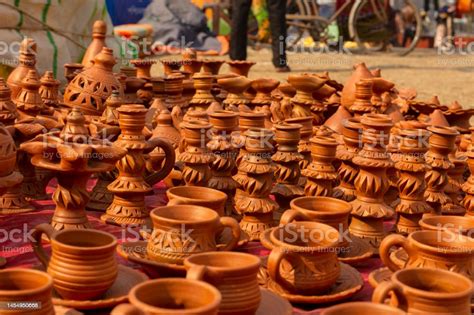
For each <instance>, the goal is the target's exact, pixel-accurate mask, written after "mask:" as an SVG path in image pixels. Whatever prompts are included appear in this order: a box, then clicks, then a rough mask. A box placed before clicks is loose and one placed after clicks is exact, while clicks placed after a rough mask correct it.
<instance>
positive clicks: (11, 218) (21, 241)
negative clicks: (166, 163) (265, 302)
mask: <svg viewBox="0 0 474 315" xmlns="http://www.w3.org/2000/svg"><path fill="white" fill-rule="evenodd" d="M93 185H94V181H92V180H91V181H90V182H89V186H90V187H92V186H93ZM54 186H55V183H54V182H51V184H50V186H49V187H48V193H52V192H53V191H54V188H55V187H54ZM166 202H167V199H166V195H165V187H164V186H163V185H162V184H158V185H156V186H155V187H154V195H152V196H147V197H146V203H147V205H149V206H150V208H153V207H156V206H160V205H165V204H166ZM32 203H33V204H34V206H35V207H36V209H37V210H36V211H33V212H30V213H24V214H17V215H5V216H0V222H1V223H0V227H1V228H0V256H3V257H6V258H7V265H6V267H5V268H10V267H20V266H21V267H32V266H34V265H39V264H40V262H39V260H38V259H37V258H36V256H35V254H34V253H33V249H32V247H31V245H30V243H29V240H28V237H27V235H28V232H29V231H31V230H32V229H33V228H34V227H35V226H36V225H38V224H40V223H49V222H50V221H51V217H52V215H53V212H54V203H53V202H52V201H51V200H42V201H33V202H32ZM101 214H102V212H95V211H88V218H89V221H90V222H91V224H92V226H93V228H95V229H99V230H102V231H107V232H109V233H112V234H114V235H115V236H116V237H117V238H118V240H119V242H122V241H124V240H126V239H127V238H128V237H131V236H133V235H134V233H131V232H129V231H126V230H123V229H122V228H121V227H118V226H113V225H107V224H104V223H102V222H101V221H100V220H99V218H100V215H101ZM45 248H46V249H48V250H49V245H46V244H45ZM242 250H243V251H246V252H249V253H252V254H255V255H258V256H264V255H268V250H267V249H265V248H264V247H263V246H262V245H261V244H260V243H259V242H251V243H249V244H247V245H246V246H245V247H244V248H243V249H242ZM119 262H120V263H122V264H124V265H128V266H131V267H134V268H137V269H140V266H138V265H136V264H132V263H129V262H128V261H126V260H124V259H122V258H121V257H119ZM381 266H382V263H381V261H380V259H379V258H371V259H369V260H368V261H366V262H365V263H363V264H361V265H360V266H357V269H358V270H359V272H361V274H362V277H363V279H364V282H365V285H364V288H363V289H362V290H361V291H360V292H358V293H357V294H356V295H354V296H353V297H352V298H351V299H349V300H345V301H340V302H339V303H344V302H349V301H369V300H370V298H371V296H372V291H373V289H372V287H371V286H370V285H369V284H368V283H367V277H368V274H369V273H370V272H371V271H372V270H374V269H377V268H379V267H381ZM327 306H328V305H294V307H295V308H294V314H319V312H320V310H321V309H322V308H324V307H327Z"/></svg>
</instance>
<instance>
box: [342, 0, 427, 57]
mask: <svg viewBox="0 0 474 315" xmlns="http://www.w3.org/2000/svg"><path fill="white" fill-rule="evenodd" d="M349 31H350V35H351V37H352V38H353V39H354V40H355V41H356V42H357V44H358V46H359V49H360V51H362V52H374V51H385V52H391V53H394V54H397V55H400V56H405V55H407V54H409V53H410V52H411V51H412V50H413V49H415V47H416V45H417V43H418V41H419V40H420V36H421V31H422V22H421V17H420V14H419V12H418V8H417V7H416V5H415V4H414V3H413V2H412V1H411V0H394V1H389V0H360V1H357V2H356V3H355V4H354V6H353V7H352V9H351V13H350V16H349Z"/></svg>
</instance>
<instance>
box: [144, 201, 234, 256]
mask: <svg viewBox="0 0 474 315" xmlns="http://www.w3.org/2000/svg"><path fill="white" fill-rule="evenodd" d="M150 217H151V220H152V222H153V232H152V234H151V237H150V240H149V242H148V246H147V253H148V255H149V256H150V258H151V259H153V260H156V261H161V262H165V263H171V264H183V261H184V259H185V258H187V257H189V256H191V255H193V254H197V253H202V252H209V251H215V250H231V249H233V248H234V247H235V246H236V245H237V242H238V240H239V239H240V227H239V224H238V223H237V221H235V220H234V219H232V218H229V217H221V218H220V217H219V215H218V214H217V213H216V212H215V211H213V210H212V209H209V208H204V207H200V206H195V205H175V206H166V207H159V208H156V209H154V210H153V211H151V212H150ZM224 227H229V228H231V229H232V238H231V240H230V241H229V243H228V244H219V245H218V244H216V237H217V236H218V235H219V233H220V232H221V231H222V229H223V228H224Z"/></svg>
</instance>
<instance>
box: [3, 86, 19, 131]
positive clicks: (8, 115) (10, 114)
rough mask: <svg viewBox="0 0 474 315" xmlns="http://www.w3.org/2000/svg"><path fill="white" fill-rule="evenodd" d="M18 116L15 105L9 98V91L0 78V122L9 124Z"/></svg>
mask: <svg viewBox="0 0 474 315" xmlns="http://www.w3.org/2000/svg"><path fill="white" fill-rule="evenodd" d="M17 117H18V112H17V111H16V106H15V104H14V103H13V102H12V100H11V91H10V89H9V88H8V86H7V85H6V83H5V80H4V79H3V78H0V122H1V123H3V124H5V125H11V124H13V123H14V122H15V119H16V118H17Z"/></svg>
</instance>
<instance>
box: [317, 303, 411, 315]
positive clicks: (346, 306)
mask: <svg viewBox="0 0 474 315" xmlns="http://www.w3.org/2000/svg"><path fill="white" fill-rule="evenodd" d="M367 314H383V315H404V314H406V313H405V312H404V311H402V310H400V309H398V308H395V307H391V306H388V305H382V304H379V303H371V302H349V303H342V304H339V305H334V306H331V307H328V308H326V309H325V310H323V311H322V312H321V315H367Z"/></svg>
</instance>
